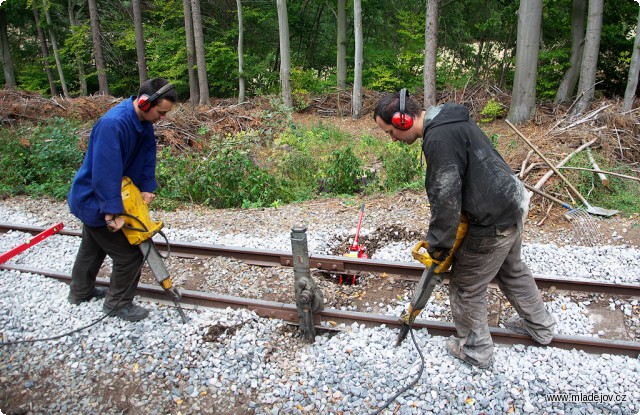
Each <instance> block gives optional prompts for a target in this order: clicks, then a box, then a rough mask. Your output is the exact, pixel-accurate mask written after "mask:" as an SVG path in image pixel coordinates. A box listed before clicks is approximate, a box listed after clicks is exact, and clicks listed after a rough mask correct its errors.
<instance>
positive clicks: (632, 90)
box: [622, 13, 640, 111]
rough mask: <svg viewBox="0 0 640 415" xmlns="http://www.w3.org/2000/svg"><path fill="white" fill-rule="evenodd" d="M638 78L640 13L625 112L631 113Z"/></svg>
mask: <svg viewBox="0 0 640 415" xmlns="http://www.w3.org/2000/svg"><path fill="white" fill-rule="evenodd" d="M638 76H640V13H638V25H637V26H636V40H635V41H634V42H633V52H632V53H631V65H630V66H629V79H628V80H627V89H626V90H625V91H624V101H623V104H622V110H623V111H631V107H632V106H633V100H634V98H635V97H636V91H637V90H638Z"/></svg>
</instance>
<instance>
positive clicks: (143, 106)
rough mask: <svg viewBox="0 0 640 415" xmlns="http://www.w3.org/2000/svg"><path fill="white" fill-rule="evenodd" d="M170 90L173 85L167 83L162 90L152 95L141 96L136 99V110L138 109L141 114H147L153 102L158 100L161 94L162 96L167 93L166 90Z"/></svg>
mask: <svg viewBox="0 0 640 415" xmlns="http://www.w3.org/2000/svg"><path fill="white" fill-rule="evenodd" d="M171 88H173V85H172V84H170V83H168V84H166V85H165V86H163V87H162V88H160V89H158V90H157V91H156V92H155V93H154V94H153V95H151V96H149V95H146V94H142V95H140V96H139V97H138V108H140V110H141V111H142V112H147V111H149V110H150V109H151V104H153V102H154V101H155V100H157V99H158V98H160V96H161V95H162V94H164V93H165V92H167V91H168V90H170V89H171Z"/></svg>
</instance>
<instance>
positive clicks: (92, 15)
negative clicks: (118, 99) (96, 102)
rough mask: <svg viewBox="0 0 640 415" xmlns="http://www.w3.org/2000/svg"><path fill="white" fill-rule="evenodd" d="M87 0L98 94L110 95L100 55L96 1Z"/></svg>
mask: <svg viewBox="0 0 640 415" xmlns="http://www.w3.org/2000/svg"><path fill="white" fill-rule="evenodd" d="M88 1H89V21H90V23H91V38H92V40H93V57H94V59H95V61H96V72H97V73H98V93H99V94H100V95H111V91H109V83H108V82H107V70H106V66H105V64H104V57H103V55H102V43H101V38H102V35H101V34H100V19H99V17H98V3H97V2H96V0H88Z"/></svg>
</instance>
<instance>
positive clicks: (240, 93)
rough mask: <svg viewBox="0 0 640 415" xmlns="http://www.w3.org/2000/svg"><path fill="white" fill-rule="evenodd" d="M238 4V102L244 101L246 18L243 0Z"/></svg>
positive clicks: (238, 0)
mask: <svg viewBox="0 0 640 415" xmlns="http://www.w3.org/2000/svg"><path fill="white" fill-rule="evenodd" d="M236 4H237V6H238V103H239V104H242V103H243V102H244V19H243V17H242V0H236Z"/></svg>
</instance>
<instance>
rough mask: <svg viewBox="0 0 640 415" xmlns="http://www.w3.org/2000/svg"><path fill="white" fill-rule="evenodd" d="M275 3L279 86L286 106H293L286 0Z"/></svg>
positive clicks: (278, 0)
mask: <svg viewBox="0 0 640 415" xmlns="http://www.w3.org/2000/svg"><path fill="white" fill-rule="evenodd" d="M276 4H277V6H278V28H279V32H280V33H279V35H280V86H281V87H282V100H283V101H284V105H285V106H286V107H287V108H293V97H292V95H291V57H290V55H291V52H290V50H291V48H290V46H289V16H288V14H287V2H286V0H276Z"/></svg>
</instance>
